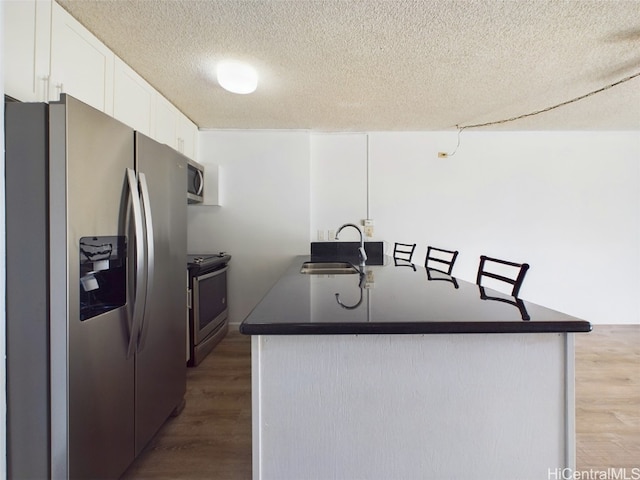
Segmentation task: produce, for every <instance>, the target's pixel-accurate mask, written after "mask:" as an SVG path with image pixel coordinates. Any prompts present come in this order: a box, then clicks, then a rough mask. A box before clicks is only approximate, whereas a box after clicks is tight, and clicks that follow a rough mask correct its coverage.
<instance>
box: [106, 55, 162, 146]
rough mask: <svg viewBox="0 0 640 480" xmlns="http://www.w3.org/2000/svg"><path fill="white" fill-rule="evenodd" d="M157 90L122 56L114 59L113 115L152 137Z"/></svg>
mask: <svg viewBox="0 0 640 480" xmlns="http://www.w3.org/2000/svg"><path fill="white" fill-rule="evenodd" d="M155 95H156V91H155V90H154V88H153V87H152V86H151V85H149V84H148V83H147V82H146V81H145V80H144V79H143V78H142V77H141V76H140V75H138V74H137V73H136V72H135V71H134V70H133V69H132V68H131V67H129V65H127V64H126V63H124V62H123V61H122V60H121V59H120V58H118V57H115V59H114V75H113V116H114V117H115V118H117V119H118V120H120V121H121V122H122V123H125V124H127V125H129V126H130V127H131V128H133V129H135V130H137V131H139V132H141V133H144V134H145V135H146V136H148V137H151V136H152V135H153V133H154V130H155V129H154V128H152V127H153V125H152V119H153V116H154V110H155V104H156V102H155Z"/></svg>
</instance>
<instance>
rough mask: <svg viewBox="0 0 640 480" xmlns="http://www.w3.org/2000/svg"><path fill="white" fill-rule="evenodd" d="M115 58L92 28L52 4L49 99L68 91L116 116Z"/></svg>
mask: <svg viewBox="0 0 640 480" xmlns="http://www.w3.org/2000/svg"><path fill="white" fill-rule="evenodd" d="M114 57H115V55H114V53H113V52H112V51H111V50H109V49H108V48H107V47H106V46H105V45H104V44H103V43H102V42H100V41H99V40H98V39H97V38H96V37H94V36H93V34H91V32H89V30H87V29H86V28H85V27H83V26H82V25H81V24H80V23H78V21H76V20H75V19H74V18H73V17H72V16H71V15H69V14H68V13H67V12H66V11H65V10H64V9H63V8H62V7H61V6H59V5H58V4H57V3H55V2H53V3H52V12H51V78H50V82H49V99H50V100H58V99H59V97H60V94H61V93H68V94H70V95H72V96H74V97H76V98H77V99H78V100H81V101H83V102H85V103H87V104H89V105H91V106H92V107H94V108H97V109H98V110H102V111H103V112H105V113H107V114H109V115H113V63H114Z"/></svg>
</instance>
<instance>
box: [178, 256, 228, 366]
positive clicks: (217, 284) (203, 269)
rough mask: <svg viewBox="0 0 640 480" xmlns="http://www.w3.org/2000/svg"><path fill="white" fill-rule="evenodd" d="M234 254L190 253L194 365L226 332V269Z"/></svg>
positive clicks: (188, 261) (192, 355)
mask: <svg viewBox="0 0 640 480" xmlns="http://www.w3.org/2000/svg"><path fill="white" fill-rule="evenodd" d="M229 260H231V255H227V254H226V253H223V252H221V253H213V254H212V253H206V254H197V255H187V268H188V273H189V359H188V361H187V365H188V366H190V367H195V366H196V365H198V364H199V363H200V362H201V361H202V359H204V357H206V356H207V354H208V353H209V352H210V351H211V350H213V347H215V346H216V345H217V344H218V343H219V342H220V340H222V339H223V338H224V336H225V335H226V333H227V331H228V329H229V325H228V312H229V307H228V304H227V272H228V270H229Z"/></svg>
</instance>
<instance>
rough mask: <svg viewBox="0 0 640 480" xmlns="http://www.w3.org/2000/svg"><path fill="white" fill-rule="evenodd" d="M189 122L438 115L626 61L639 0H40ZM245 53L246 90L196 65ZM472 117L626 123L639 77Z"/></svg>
mask: <svg viewBox="0 0 640 480" xmlns="http://www.w3.org/2000/svg"><path fill="white" fill-rule="evenodd" d="M56 1H57V2H58V3H59V4H60V5H62V6H63V7H64V8H65V9H66V10H68V11H69V12H70V13H71V14H72V15H73V16H74V17H75V18H77V19H78V20H79V21H80V22H81V23H82V24H83V25H85V26H86V27H87V28H88V29H89V30H90V31H91V32H93V33H94V34H95V35H96V36H97V37H98V38H99V39H101V40H102V41H103V42H104V43H105V44H106V45H107V46H109V47H110V48H111V49H112V50H113V51H114V52H115V53H116V54H117V55H118V56H119V57H120V58H122V59H123V60H124V61H125V62H126V63H128V64H129V65H130V66H131V67H133V68H134V69H135V70H136V71H137V72H138V73H140V74H141V75H142V76H143V77H144V78H145V79H146V80H147V81H148V82H149V83H150V84H152V85H153V86H154V87H155V88H156V89H157V90H159V91H160V92H161V93H162V94H163V95H164V96H166V97H167V98H168V99H169V100H171V101H172V102H173V103H174V104H175V105H176V106H177V107H178V108H179V109H180V110H181V111H182V112H183V113H184V114H186V115H187V116H188V117H189V118H191V119H192V120H193V121H194V122H195V123H196V124H197V125H198V126H199V127H200V128H242V129H251V128H259V129H262V128H267V129H311V130H317V131H377V130H444V129H451V128H455V126H456V125H460V126H466V125H472V124H480V123H485V122H493V121H498V120H502V119H507V118H512V117H516V116H519V115H522V114H527V113H529V112H534V111H538V110H541V109H544V108H546V107H550V106H553V105H556V104H559V103H562V102H565V101H567V100H570V99H573V98H576V97H579V96H582V95H584V94H587V93H588V92H591V91H594V90H597V89H600V88H602V87H604V86H607V85H610V84H612V83H614V82H616V81H618V80H620V79H623V78H626V77H629V76H632V75H634V74H636V73H639V72H640V0H600V1H589V0H568V1H565V0H548V1H545V0H511V1H510V0H504V1H498V0H423V1H421V0H253V1H246V0H100V1H95V0H56ZM231 58H232V59H239V60H244V61H247V62H250V63H251V64H253V65H254V66H255V67H256V68H257V69H258V71H259V75H260V83H259V85H258V90H257V91H256V93H254V94H252V95H235V94H232V93H229V92H226V91H225V90H223V89H222V88H221V87H219V86H218V84H217V82H216V81H215V78H214V77H213V75H212V71H213V70H214V67H215V64H216V62H217V61H220V60H222V59H231ZM483 128H485V129H487V128H492V129H509V130H585V129H586V130H595V129H600V130H601V129H605V130H616V129H618V130H629V129H633V130H640V77H635V78H633V79H632V80H629V81H627V82H625V83H623V84H620V85H618V86H615V87H612V88H610V89H607V90H605V91H603V92H601V93H598V94H595V95H592V96H590V97H588V98H586V99H583V100H580V101H577V102H574V103H571V104H569V105H567V106H563V107H560V108H557V109H554V110H552V111H549V112H546V113H542V114H539V115H534V116H530V117H527V118H523V119H520V120H517V121H513V122H508V123H504V124H499V125H495V126H490V127H483Z"/></svg>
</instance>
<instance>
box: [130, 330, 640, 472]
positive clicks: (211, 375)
mask: <svg viewBox="0 0 640 480" xmlns="http://www.w3.org/2000/svg"><path fill="white" fill-rule="evenodd" d="M231 330H232V331H230V332H229V334H228V335H227V337H226V338H225V339H224V340H223V341H222V342H221V343H220V344H219V345H218V347H216V349H215V350H214V351H213V352H212V353H211V354H210V355H209V356H208V357H207V358H206V359H205V360H204V361H203V363H201V364H200V365H199V366H198V367H197V368H190V369H188V371H187V394H186V406H185V409H184V411H183V412H182V413H181V414H180V415H179V416H178V417H175V418H170V419H169V420H168V421H167V423H166V424H165V425H164V427H163V428H162V429H161V430H160V432H159V433H158V434H157V435H156V436H155V438H154V439H153V440H152V441H151V443H150V444H149V445H148V446H147V448H146V449H145V451H144V452H143V453H142V455H141V456H140V457H139V458H138V459H137V460H136V462H134V464H133V465H132V466H131V467H130V468H129V470H128V471H127V472H126V473H125V475H124V476H123V478H124V479H145V480H154V479H167V480H169V479H189V480H191V479H207V480H218V479H220V480H248V479H250V478H251V342H250V338H249V337H246V336H243V335H240V334H239V333H237V331H236V330H235V329H233V328H232V329H231ZM576 432H577V449H576V450H577V470H588V469H606V468H611V467H613V468H623V467H627V468H634V467H640V326H638V325H633V326H628V325H627V326H604V325H601V326H596V327H595V328H594V331H593V332H591V333H589V334H579V335H576ZM629 474H630V473H629Z"/></svg>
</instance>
